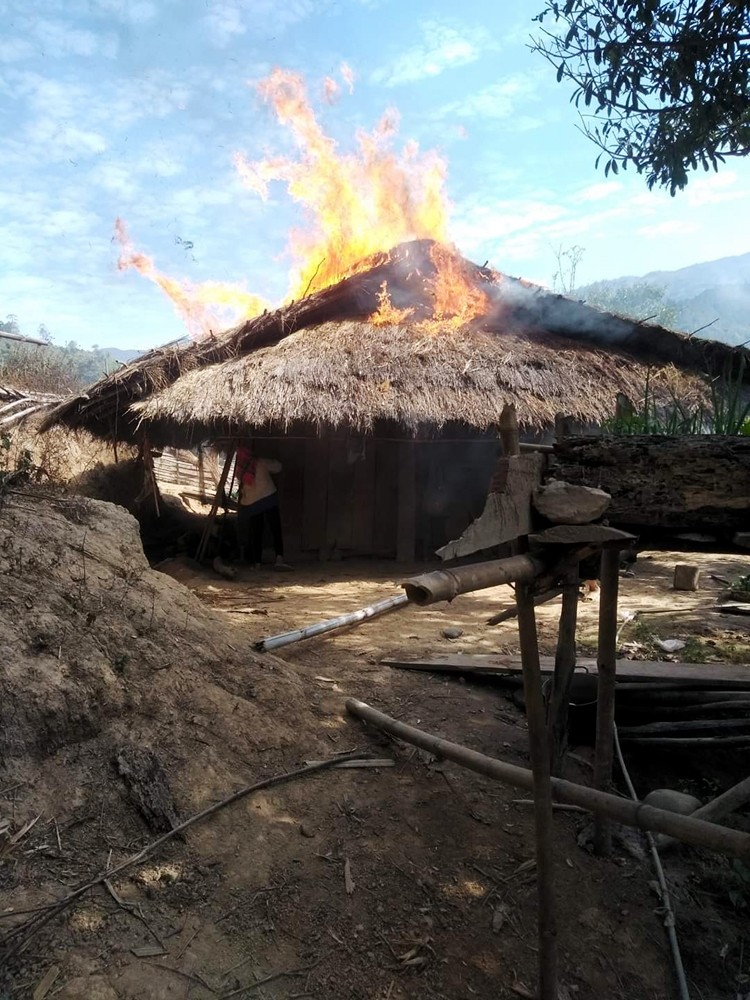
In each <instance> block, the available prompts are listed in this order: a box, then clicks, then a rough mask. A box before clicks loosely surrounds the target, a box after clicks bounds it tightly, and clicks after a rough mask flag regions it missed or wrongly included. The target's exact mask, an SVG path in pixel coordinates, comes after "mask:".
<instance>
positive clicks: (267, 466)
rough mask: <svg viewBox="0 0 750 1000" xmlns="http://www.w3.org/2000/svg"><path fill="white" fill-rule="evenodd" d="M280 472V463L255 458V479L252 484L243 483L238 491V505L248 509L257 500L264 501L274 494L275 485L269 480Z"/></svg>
mask: <svg viewBox="0 0 750 1000" xmlns="http://www.w3.org/2000/svg"><path fill="white" fill-rule="evenodd" d="M279 472H281V462H277V461H276V459H274V458H256V460H255V479H254V480H253V482H252V484H248V483H243V484H242V489H241V490H240V504H241V505H242V506H243V507H249V506H250V505H251V504H254V503H257V502H258V501H259V500H265V499H266V497H270V496H272V495H273V494H274V493H275V492H276V483H274V481H273V479H272V478H271V477H272V476H273V475H276V474H277V473H279Z"/></svg>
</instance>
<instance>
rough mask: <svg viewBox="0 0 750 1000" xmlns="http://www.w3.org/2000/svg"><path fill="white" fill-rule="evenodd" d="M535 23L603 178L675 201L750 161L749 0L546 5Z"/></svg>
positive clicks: (591, 0)
mask: <svg viewBox="0 0 750 1000" xmlns="http://www.w3.org/2000/svg"><path fill="white" fill-rule="evenodd" d="M534 20H535V21H537V22H539V23H540V25H541V26H542V27H541V34H540V35H539V36H538V37H536V38H534V40H533V44H532V49H533V50H534V51H536V52H539V53H541V54H542V55H543V56H544V57H545V58H546V59H547V60H549V62H551V63H552V64H553V65H554V66H555V67H556V68H557V79H558V82H561V81H563V80H564V81H567V82H570V83H572V84H573V88H574V89H573V94H572V98H571V100H572V101H573V102H574V103H575V104H576V106H577V107H578V109H579V111H580V112H581V122H582V130H583V132H584V133H585V135H587V136H588V137H589V138H590V139H592V140H593V141H594V142H595V143H596V145H597V146H599V148H600V150H601V152H600V154H599V156H598V157H597V161H596V162H597V166H599V164H600V163H602V162H603V164H604V170H605V174H609V173H610V171H611V172H613V173H617V172H618V170H619V169H620V168H623V169H624V168H626V167H628V166H629V165H631V166H633V167H635V169H636V170H637V171H638V173H642V174H645V175H646V179H647V182H648V185H649V187H654V186H659V187H668V188H669V190H670V193H671V194H675V192H676V191H677V190H679V189H682V188H684V187H685V186H686V184H687V182H688V172H689V171H690V170H695V169H696V168H697V167H699V166H701V167H703V168H704V169H705V170H708V169H711V168H713V169H714V170H717V169H718V166H719V164H720V163H723V162H724V161H725V159H726V158H727V157H729V156H745V155H746V154H747V153H748V152H750V0H729V2H717V0H661V2H660V0H565V2H558V0H547V6H546V7H545V8H544V10H543V11H542V12H541V13H540V14H538V15H537V16H536V18H535V19H534ZM547 26H549V27H547Z"/></svg>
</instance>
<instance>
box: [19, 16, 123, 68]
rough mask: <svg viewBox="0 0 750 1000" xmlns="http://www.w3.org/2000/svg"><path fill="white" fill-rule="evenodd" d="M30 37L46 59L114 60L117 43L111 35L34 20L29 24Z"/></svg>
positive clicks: (50, 21) (45, 20)
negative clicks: (103, 58)
mask: <svg viewBox="0 0 750 1000" xmlns="http://www.w3.org/2000/svg"><path fill="white" fill-rule="evenodd" d="M30 30H31V34H32V37H33V38H34V40H35V41H36V43H37V45H38V47H39V48H40V49H41V53H40V54H41V55H43V56H46V57H47V58H60V57H62V56H96V55H103V56H106V57H107V58H110V59H111V58H114V56H115V55H116V54H117V41H116V39H115V38H114V36H113V35H110V34H108V33H107V34H101V33H96V32H93V31H86V30H83V29H81V28H73V27H71V26H70V25H69V24H66V23H65V22H63V21H55V20H48V19H44V18H35V19H34V20H33V21H31V23H30Z"/></svg>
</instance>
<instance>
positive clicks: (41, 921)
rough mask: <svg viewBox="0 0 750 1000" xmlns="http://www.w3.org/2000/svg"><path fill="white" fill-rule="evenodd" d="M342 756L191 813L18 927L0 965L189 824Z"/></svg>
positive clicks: (330, 765) (327, 766) (331, 764)
mask: <svg viewBox="0 0 750 1000" xmlns="http://www.w3.org/2000/svg"><path fill="white" fill-rule="evenodd" d="M352 756H354V755H352ZM341 759H342V758H341V757H334V758H332V759H331V760H326V761H323V762H322V763H320V764H316V765H313V766H310V767H301V768H298V769H297V770H295V771H287V772H285V773H284V774H278V775H275V776H274V777H272V778H264V779H263V780H262V781H258V782H256V783H255V784H253V785H246V786H245V787H244V788H241V789H240V790H239V791H238V792H235V793H234V794H233V795H230V796H228V797H227V798H225V799H222V800H221V801H220V802H216V803H214V805H211V806H208V808H206V809H203V810H202V811H201V812H199V813H195V814H194V815H193V816H190V817H189V818H188V819H186V820H185V821H184V822H183V823H180V824H178V826H176V827H174V828H173V829H171V830H169V831H168V832H167V833H164V834H162V836H161V837H158V838H157V839H156V840H154V841H152V842H151V843H149V844H147V845H146V846H145V847H144V848H142V850H140V851H138V852H137V853H136V854H133V855H131V857H129V858H126V859H125V861H122V862H121V863H120V864H119V865H116V866H115V867H114V868H109V867H107V868H106V869H105V870H104V871H103V872H100V873H99V874H98V875H97V876H96V877H95V878H93V879H92V880H91V881H90V882H86V883H85V884H84V885H82V886H79V888H78V889H75V890H74V891H73V892H71V893H69V894H68V895H67V896H65V897H63V899H61V900H60V901H59V902H58V903H57V904H56V905H55V906H54V907H53V908H52V909H51V910H49V911H48V912H46V913H44V914H43V915H40V916H38V917H36V918H32V919H31V920H28V921H25V922H24V923H22V924H19V925H18V926H17V927H14V928H13V929H12V930H11V931H9V932H8V934H7V935H6V938H5V943H6V944H8V942H11V941H12V943H11V944H10V945H9V947H7V949H6V951H5V953H4V954H3V955H2V957H1V958H0V967H2V965H4V964H5V963H6V962H7V961H8V960H9V959H10V958H11V957H12V956H14V955H17V954H18V953H19V952H20V951H21V950H22V949H23V948H25V947H26V945H27V944H28V943H29V941H30V940H31V938H32V937H33V936H34V935H35V934H37V933H38V932H39V931H40V930H41V929H42V927H44V926H46V925H47V924H48V923H49V922H50V921H51V920H54V918H55V917H56V916H58V915H59V914H60V913H62V912H63V911H64V910H66V909H67V908H68V907H69V906H71V905H72V904H73V903H75V902H76V901H77V900H78V899H80V898H81V897H82V896H84V895H85V894H86V893H87V892H89V891H90V890H91V889H93V888H95V887H96V886H97V885H101V884H102V883H103V882H104V881H105V880H106V879H112V878H113V877H114V876H115V875H119V874H120V873H122V872H124V871H126V870H127V869H128V868H132V867H133V866H134V865H138V864H140V863H141V862H142V861H144V860H145V859H146V858H147V857H149V856H150V855H151V854H153V853H154V851H155V850H156V849H157V848H159V847H161V845H162V844H164V843H166V842H167V841H168V840H171V839H173V838H174V837H176V836H178V835H179V834H180V833H182V832H183V831H184V830H187V829H188V827H190V826H193V825H194V824H195V823H198V822H199V821H201V820H204V819H207V818H208V817H209V816H212V815H214V813H217V812H219V810H221V809H224V808H226V807H227V806H228V805H231V804H233V803H234V802H237V801H239V800H240V799H243V798H245V797H246V796H248V795H251V794H252V793H254V792H259V791H261V790H263V789H265V788H273V787H275V786H276V785H282V784H285V783H286V782H288V781H294V780H295V779H296V778H302V777H308V776H309V775H311V774H316V773H317V772H319V771H323V770H327V769H330V768H333V767H334V766H335V765H336V764H337V763H339V762H340V761H341Z"/></svg>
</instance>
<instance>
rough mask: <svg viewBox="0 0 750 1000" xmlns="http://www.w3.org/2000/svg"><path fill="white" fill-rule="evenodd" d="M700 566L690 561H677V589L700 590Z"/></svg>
mask: <svg viewBox="0 0 750 1000" xmlns="http://www.w3.org/2000/svg"><path fill="white" fill-rule="evenodd" d="M700 574H701V571H700V567H699V566H693V565H691V564H689V563H677V565H676V566H675V568H674V589H675V590H698V584H699V582H700Z"/></svg>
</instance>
